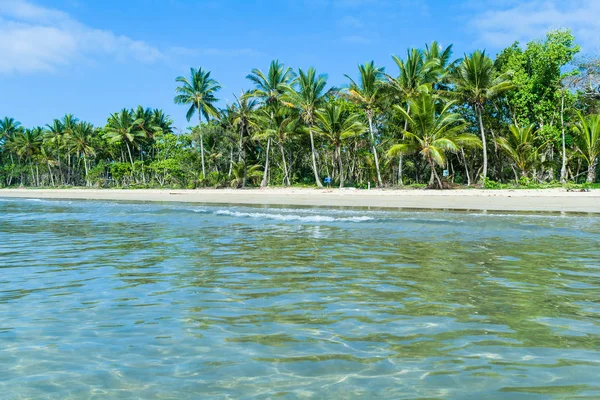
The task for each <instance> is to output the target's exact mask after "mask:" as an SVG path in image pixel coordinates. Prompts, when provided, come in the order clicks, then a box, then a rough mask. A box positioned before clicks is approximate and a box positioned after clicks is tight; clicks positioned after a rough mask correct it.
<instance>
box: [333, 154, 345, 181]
mask: <svg viewBox="0 0 600 400" xmlns="http://www.w3.org/2000/svg"><path fill="white" fill-rule="evenodd" d="M335 152H336V154H337V159H338V165H339V168H340V189H341V188H343V187H344V165H343V163H342V146H341V145H339V144H337V145H336V146H335Z"/></svg>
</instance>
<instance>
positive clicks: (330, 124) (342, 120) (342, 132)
mask: <svg viewBox="0 0 600 400" xmlns="http://www.w3.org/2000/svg"><path fill="white" fill-rule="evenodd" d="M365 130H366V129H365V126H364V125H363V124H362V123H361V122H360V116H359V114H356V113H351V112H349V111H346V110H343V108H342V106H340V105H338V104H336V103H335V101H329V102H328V103H327V104H326V105H325V107H324V108H323V109H320V110H318V111H317V123H316V125H315V132H316V133H317V134H320V135H323V136H326V137H327V138H328V139H329V140H330V141H331V143H332V144H333V146H334V148H335V158H336V159H337V162H338V168H339V175H340V188H343V187H344V165H343V163H342V151H341V149H342V141H343V140H344V139H347V138H350V137H355V136H358V135H360V134H362V133H363V132H365Z"/></svg>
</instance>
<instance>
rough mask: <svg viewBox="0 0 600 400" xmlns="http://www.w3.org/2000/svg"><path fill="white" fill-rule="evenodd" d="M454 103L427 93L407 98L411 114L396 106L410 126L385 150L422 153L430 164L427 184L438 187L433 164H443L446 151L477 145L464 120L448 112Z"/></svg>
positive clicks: (440, 186) (478, 142)
mask: <svg viewBox="0 0 600 400" xmlns="http://www.w3.org/2000/svg"><path fill="white" fill-rule="evenodd" d="M453 106H454V102H452V101H449V102H442V101H440V100H439V99H438V98H437V97H436V96H434V95H431V94H428V93H424V94H421V95H420V96H418V97H417V98H416V99H411V100H410V114H409V113H408V112H406V110H405V109H404V107H400V106H398V105H396V106H395V107H396V109H397V110H398V111H399V112H400V113H402V114H403V115H404V118H406V120H407V121H408V128H409V130H407V131H405V132H404V140H403V141H402V142H401V143H400V144H396V145H394V146H392V148H390V150H389V152H388V154H389V155H390V156H395V155H398V154H400V153H402V154H415V153H419V154H421V156H422V157H423V159H424V160H425V161H426V162H427V163H428V164H429V167H430V168H431V176H430V179H429V186H431V187H436V186H437V187H438V188H440V189H441V188H442V187H443V186H442V181H441V180H440V177H439V175H438V174H437V172H436V170H435V167H436V165H439V166H445V165H446V152H453V153H456V152H458V151H460V149H461V147H467V146H478V145H480V141H479V139H477V137H476V136H474V135H470V134H464V133H463V131H464V129H465V123H464V121H463V120H462V119H461V118H460V116H459V115H458V114H456V113H453V112H451V109H452V107H453Z"/></svg>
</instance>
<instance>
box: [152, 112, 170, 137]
mask: <svg viewBox="0 0 600 400" xmlns="http://www.w3.org/2000/svg"><path fill="white" fill-rule="evenodd" d="M152 117H153V119H154V124H155V126H156V127H157V128H160V131H161V132H162V133H164V134H169V133H173V120H172V119H171V117H170V116H168V115H167V114H165V113H164V111H163V110H159V109H158V108H155V109H154V110H153V111H152Z"/></svg>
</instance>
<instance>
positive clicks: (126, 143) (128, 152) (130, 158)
mask: <svg viewBox="0 0 600 400" xmlns="http://www.w3.org/2000/svg"><path fill="white" fill-rule="evenodd" d="M125 146H126V147H127V154H129V162H131V171H132V172H133V168H134V166H133V157H132V156H131V149H130V148H129V143H128V142H127V140H125Z"/></svg>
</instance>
